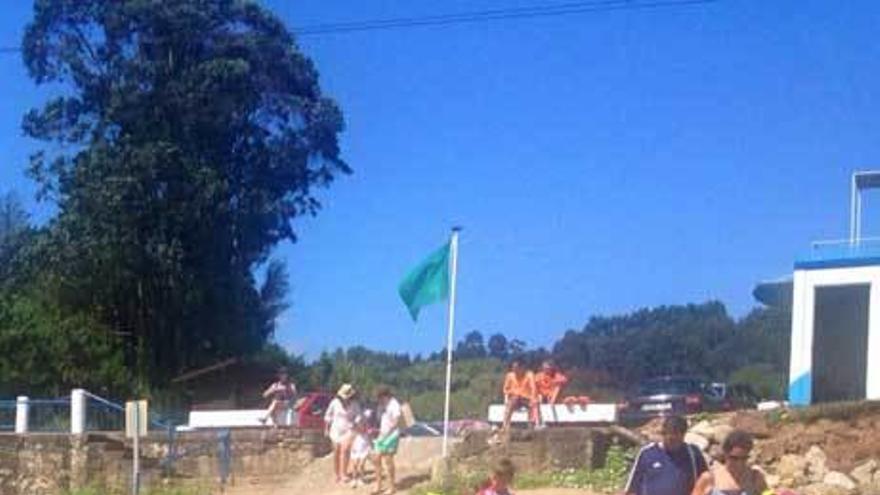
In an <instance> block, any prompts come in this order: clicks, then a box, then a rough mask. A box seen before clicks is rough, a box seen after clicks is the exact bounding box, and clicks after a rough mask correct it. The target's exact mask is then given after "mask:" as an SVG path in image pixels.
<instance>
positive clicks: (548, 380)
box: [535, 359, 568, 404]
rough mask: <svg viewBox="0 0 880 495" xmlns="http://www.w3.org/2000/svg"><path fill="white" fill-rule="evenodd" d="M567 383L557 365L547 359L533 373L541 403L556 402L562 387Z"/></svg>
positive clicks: (566, 378) (565, 377)
mask: <svg viewBox="0 0 880 495" xmlns="http://www.w3.org/2000/svg"><path fill="white" fill-rule="evenodd" d="M566 383H568V377H567V376H565V375H564V374H562V371H560V370H559V367H558V366H556V364H555V363H554V362H553V361H550V360H549V359H548V360H547V361H544V363H543V364H542V365H541V371H539V372H538V374H537V375H535V390H536V392H537V395H538V402H539V403H541V404H556V402H558V400H559V394H560V393H561V392H562V387H564V386H565V384H566Z"/></svg>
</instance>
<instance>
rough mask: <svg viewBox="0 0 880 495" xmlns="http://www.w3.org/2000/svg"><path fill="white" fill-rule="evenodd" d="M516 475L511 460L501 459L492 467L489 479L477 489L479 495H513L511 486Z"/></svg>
mask: <svg viewBox="0 0 880 495" xmlns="http://www.w3.org/2000/svg"><path fill="white" fill-rule="evenodd" d="M515 473H516V469H515V468H514V466H513V463H512V462H510V459H507V458H504V459H499V460H498V462H496V463H495V464H494V465H493V466H492V474H491V475H490V476H489V479H488V480H486V481H485V482H484V483H483V484H482V485H480V486H479V487H478V488H477V495H513V494H512V493H511V492H510V484H511V483H512V482H513V476H514V474H515Z"/></svg>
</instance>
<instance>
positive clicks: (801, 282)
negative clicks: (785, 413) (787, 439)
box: [754, 172, 880, 405]
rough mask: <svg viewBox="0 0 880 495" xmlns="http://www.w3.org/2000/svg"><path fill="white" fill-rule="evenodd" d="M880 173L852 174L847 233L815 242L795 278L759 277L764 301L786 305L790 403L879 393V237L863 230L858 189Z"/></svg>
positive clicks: (877, 180)
mask: <svg viewBox="0 0 880 495" xmlns="http://www.w3.org/2000/svg"><path fill="white" fill-rule="evenodd" d="M874 188H880V172H857V173H855V174H854V175H853V178H852V199H851V216H850V237H849V239H844V240H839V241H821V242H815V243H813V247H812V250H811V251H810V253H809V254H807V255H806V256H803V257H801V258H800V259H798V260H797V261H796V262H795V264H794V276H793V278H792V279H785V280H776V281H772V282H766V283H762V284H759V285H758V286H757V287H756V288H755V292H754V294H755V297H756V298H757V299H758V300H760V301H761V302H763V303H765V304H768V305H773V306H783V307H789V308H791V363H790V366H789V371H790V373H789V387H788V397H789V402H790V403H791V404H793V405H809V404H812V403H817V402H830V401H839V400H861V399H874V400H880V239H877V238H874V239H871V238H864V237H862V232H861V230H862V228H861V225H862V221H861V217H862V211H861V210H862V193H863V191H865V190H867V189H874Z"/></svg>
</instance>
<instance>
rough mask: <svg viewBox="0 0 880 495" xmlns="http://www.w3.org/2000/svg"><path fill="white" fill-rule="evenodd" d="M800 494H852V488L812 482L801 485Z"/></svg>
mask: <svg viewBox="0 0 880 495" xmlns="http://www.w3.org/2000/svg"><path fill="white" fill-rule="evenodd" d="M798 493H800V495H852V493H853V490H847V489H846V488H844V487H842V486H837V485H826V484H825V483H813V484H812V485H807V486H805V487H803V488H802V489H801V490H800V491H799V492H798Z"/></svg>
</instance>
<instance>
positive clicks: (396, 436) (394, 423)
mask: <svg viewBox="0 0 880 495" xmlns="http://www.w3.org/2000/svg"><path fill="white" fill-rule="evenodd" d="M376 399H377V400H378V401H379V409H380V410H381V411H382V412H381V416H380V419H379V437H378V438H376V440H375V441H374V442H373V450H375V452H376V491H377V492H379V493H385V494H388V495H390V494H393V493H394V489H395V480H394V474H395V473H394V455H395V454H397V444H398V441H399V440H400V416H401V408H400V402H398V400H397V399H396V398H394V394H393V393H392V392H391V389H390V388H389V387H386V386H381V387H379V388H378V389H377V391H376ZM385 472H387V474H388V488H387V489H386V490H385V491H384V492H383V491H382V482H383V480H384V477H385V476H384V475H385Z"/></svg>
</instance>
